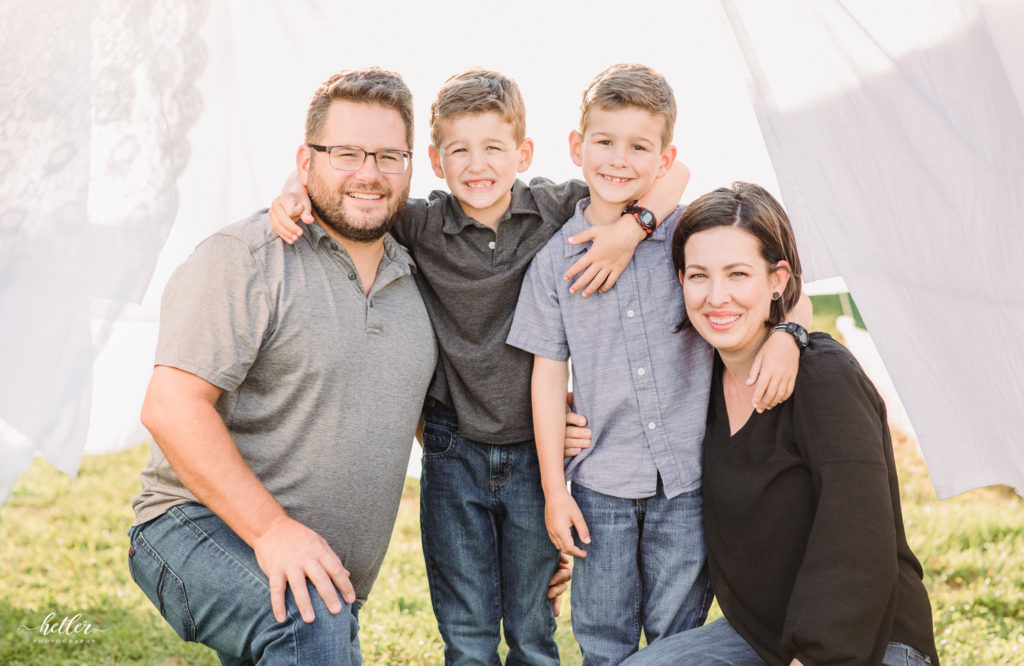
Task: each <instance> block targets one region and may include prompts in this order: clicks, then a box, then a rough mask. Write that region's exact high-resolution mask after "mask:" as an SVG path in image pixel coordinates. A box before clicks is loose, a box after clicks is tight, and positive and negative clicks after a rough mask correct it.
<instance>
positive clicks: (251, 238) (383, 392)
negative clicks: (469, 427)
mask: <svg viewBox="0 0 1024 666" xmlns="http://www.w3.org/2000/svg"><path fill="white" fill-rule="evenodd" d="M384 247H385V254H384V257H383V258H382V259H381V263H380V268H379V270H378V273H377V277H376V281H375V282H374V285H373V288H372V289H371V291H370V294H369V295H366V294H365V293H364V291H363V287H362V285H361V284H360V281H359V277H358V274H357V272H356V270H355V266H354V264H353V263H352V260H351V258H350V257H349V255H348V253H347V252H346V251H345V250H344V248H342V247H341V246H340V245H338V244H337V243H336V242H335V241H334V240H333V239H331V237H330V236H328V235H327V234H326V233H325V232H324V231H323V229H322V228H321V227H320V226H318V225H312V226H310V227H309V230H308V231H307V233H305V234H304V235H303V236H302V238H300V239H299V241H298V242H296V243H295V245H288V244H287V243H285V242H284V241H282V240H281V239H280V238H278V236H277V234H276V233H274V231H273V230H272V229H271V227H270V224H269V223H268V221H267V216H266V214H265V213H257V214H256V215H254V216H252V217H251V218H249V219H248V220H245V221H242V222H239V223H236V224H233V225H231V226H229V227H227V228H225V229H223V230H221V231H220V232H218V233H217V234H214V235H213V236H211V237H210V238H208V239H206V240H205V241H203V242H202V243H201V244H200V245H199V246H198V247H197V248H196V250H195V252H194V253H193V254H192V256H191V257H189V259H188V260H187V261H186V262H185V263H184V264H182V266H181V267H179V268H178V270H177V271H176V272H175V273H174V275H173V276H172V277H171V279H170V281H169V282H168V283H167V287H166V289H165V290H164V295H163V300H162V304H161V313H160V335H159V340H158V342H157V352H156V363H157V364H158V365H166V366H171V367H175V368H179V369H181V370H185V371H187V372H190V373H192V374H194V375H197V376H199V377H201V378H203V379H205V380H206V381H208V382H210V383H211V384H214V385H215V386H218V387H220V388H222V389H223V390H224V393H222V394H221V397H220V399H219V400H218V402H217V405H216V407H217V411H218V412H219V413H220V415H221V417H222V418H223V419H224V423H225V424H226V425H227V427H228V430H229V431H230V432H231V436H232V438H233V439H234V441H235V444H236V445H237V446H238V450H239V452H240V453H241V455H242V458H243V459H244V460H245V462H246V464H248V465H249V467H250V468H251V469H252V471H253V473H255V475H256V476H257V477H258V478H259V479H260V481H262V482H263V484H264V485H265V486H266V488H267V490H269V491H270V492H271V494H273V495H274V497H275V498H277V501H278V502H280V503H281V505H282V506H283V507H284V509H285V511H287V512H288V515H289V516H291V517H292V518H294V519H295V520H298V521H299V522H301V523H303V524H304V525H307V526H308V527H310V528H311V529H313V530H315V531H316V532H318V533H319V534H320V535H321V536H323V537H324V539H326V540H327V543H328V544H330V546H331V548H333V549H334V551H335V552H336V553H337V554H338V556H339V557H340V558H341V561H342V562H343V563H344V565H345V567H346V568H348V570H349V571H350V572H351V574H352V584H353V586H354V587H355V590H356V594H357V595H358V597H359V598H360V599H365V598H366V596H367V594H368V593H369V591H370V588H371V586H372V585H373V581H374V579H375V578H376V577H377V572H378V570H379V568H380V564H381V561H382V560H383V559H384V553H385V552H386V551H387V547H388V542H389V541H390V539H391V530H392V527H393V525H394V521H395V515H396V514H397V512H398V503H399V500H400V499H401V493H402V485H403V483H404V480H405V472H406V468H407V465H408V460H409V451H410V448H411V446H412V440H413V433H414V431H415V429H416V423H417V421H418V419H419V413H420V409H421V407H422V405H423V397H424V395H425V393H426V390H427V387H428V385H429V382H430V379H431V377H432V375H433V371H434V365H435V360H436V358H437V351H436V347H435V344H434V336H433V332H432V330H431V326H430V321H429V319H428V317H427V312H426V309H425V308H424V307H423V302H422V300H421V299H420V295H419V291H418V290H417V288H416V283H415V282H414V281H413V279H412V272H413V271H414V270H415V267H414V265H413V263H412V260H411V259H410V257H409V255H408V254H407V253H406V252H405V250H404V249H402V247H401V246H399V245H398V243H396V242H395V241H394V240H393V239H391V238H390V237H385V244H384ZM195 501H197V500H196V498H195V497H194V496H193V495H192V493H190V492H189V491H188V490H187V489H186V488H185V487H184V486H183V485H182V483H181V481H180V480H179V479H178V477H177V475H176V474H175V473H174V470H173V469H171V467H170V465H169V464H168V463H167V460H166V458H165V457H164V455H163V452H162V451H160V448H159V447H158V446H156V445H155V444H154V445H153V453H152V457H151V458H150V461H149V463H148V466H147V467H146V469H145V470H143V472H142V492H141V493H139V495H138V497H136V498H135V503H134V508H135V512H136V520H135V522H136V524H141V523H144V522H146V521H149V520H152V519H153V518H156V517H158V516H160V515H162V514H163V513H164V512H165V511H167V509H169V508H171V507H172V506H174V505H176V504H182V503H185V502H195Z"/></svg>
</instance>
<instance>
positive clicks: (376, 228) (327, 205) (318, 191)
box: [308, 179, 409, 243]
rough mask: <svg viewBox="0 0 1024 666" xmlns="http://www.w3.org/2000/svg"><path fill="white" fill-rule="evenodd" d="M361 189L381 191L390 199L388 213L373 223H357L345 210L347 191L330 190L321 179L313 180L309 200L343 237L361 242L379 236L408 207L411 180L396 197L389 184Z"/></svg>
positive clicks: (330, 225)
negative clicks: (321, 183) (393, 195)
mask: <svg viewBox="0 0 1024 666" xmlns="http://www.w3.org/2000/svg"><path fill="white" fill-rule="evenodd" d="M359 191H360V192H371V193H373V194H379V195H381V196H382V197H384V199H385V200H387V201H388V202H389V203H388V208H387V211H385V213H384V217H383V218H382V219H380V220H376V221H374V222H375V223H371V224H362V225H360V224H357V223H355V221H354V220H353V219H352V217H351V216H350V215H349V214H348V212H347V211H346V210H345V198H346V196H347V195H346V194H345V192H338V191H335V192H330V191H329V190H327V188H325V187H322V186H321V185H320V183H317V182H314V180H313V179H310V181H309V188H308V192H309V203H310V205H311V207H312V208H313V212H314V213H315V214H316V216H317V218H319V220H320V221H321V222H322V223H323V224H324V225H325V226H327V227H329V228H330V229H331V230H333V231H336V232H337V233H339V234H341V235H342V236H343V237H345V238H347V239H349V240H352V241H356V242H358V243H369V242H372V241H375V240H377V239H378V238H380V237H381V236H383V235H384V234H386V233H387V232H388V231H390V230H391V225H392V224H394V221H395V219H396V218H397V217H398V216H399V215H401V214H402V211H403V210H405V204H406V201H407V200H408V199H409V184H408V183H407V184H406V186H405V190H404V191H403V192H401V194H400V196H398V197H394V198H392V190H391V188H389V187H387V186H386V185H381V186H374V187H369V186H365V185H364V186H360V188H359Z"/></svg>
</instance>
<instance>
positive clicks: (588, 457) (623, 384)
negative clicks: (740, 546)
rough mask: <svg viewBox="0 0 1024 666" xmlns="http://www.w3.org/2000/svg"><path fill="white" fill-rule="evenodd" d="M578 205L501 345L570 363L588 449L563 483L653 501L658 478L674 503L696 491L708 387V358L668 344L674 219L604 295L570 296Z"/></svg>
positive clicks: (690, 334) (695, 345) (673, 303)
mask: <svg viewBox="0 0 1024 666" xmlns="http://www.w3.org/2000/svg"><path fill="white" fill-rule="evenodd" d="M589 202H590V201H589V199H584V200H583V201H580V203H579V204H578V205H577V207H576V214H575V215H574V216H573V217H572V219H570V220H569V221H568V222H566V224H565V226H564V227H562V230H561V231H560V232H559V233H556V234H555V235H554V236H553V237H552V238H551V240H550V241H549V242H548V243H547V245H546V246H545V247H544V248H543V249H541V251H540V252H539V253H538V254H537V256H536V257H535V258H534V260H533V263H532V264H531V265H530V269H529V270H528V271H527V273H526V277H525V279H524V281H523V288H522V291H521V292H520V295H519V304H518V305H517V307H516V314H515V319H514V320H513V322H512V329H511V331H510V332H509V336H508V344H510V345H513V346H515V347H519V348H520V349H524V350H526V351H528V352H530V353H532V354H535V355H538V356H543V357H545V358H550V359H554V360H557V361H565V360H567V359H569V358H570V357H571V359H572V362H571V367H572V382H573V399H574V405H575V411H576V412H578V413H580V414H583V415H584V416H586V417H587V419H588V421H589V423H588V426H589V427H590V429H591V430H592V431H593V439H592V445H591V446H590V448H588V449H584V450H583V452H582V453H580V454H579V455H578V456H576V457H574V458H570V459H569V460H567V461H566V468H565V474H566V479H568V480H570V481H572V482H574V483H579V484H580V485H582V486H584V487H586V488H589V489H591V490H594V491H597V492H599V493H603V494H605V495H612V496H615V497H626V498H633V499H636V498H643V497H651V496H653V495H654V494H655V493H656V491H657V481H658V475H659V474H660V475H661V479H662V483H663V485H664V489H665V494H666V496H668V497H670V498H671V497H675V496H676V495H679V494H681V493H684V492H688V491H691V490H695V489H697V488H699V487H700V483H701V446H702V441H703V439H704V425H705V422H706V421H707V409H708V395H709V393H710V387H711V365H712V353H711V347H709V346H708V344H707V343H706V342H704V340H703V339H702V338H701V337H700V336H699V335H698V334H697V333H696V332H695V331H694V330H693V329H692V328H690V329H687V330H685V331H682V332H679V333H676V332H675V327H676V325H677V324H678V323H679V320H680V319H681V318H682V315H683V311H684V308H683V290H682V287H680V285H679V280H678V279H677V278H676V272H675V268H673V266H672V243H671V239H672V233H673V232H674V231H675V227H676V223H677V222H678V221H679V216H680V215H681V214H682V208H677V209H676V210H675V212H673V213H672V215H670V216H669V217H668V219H666V220H665V221H664V222H663V223H662V224H661V225H659V226H658V228H657V229H656V230H655V231H654V233H652V234H651V235H650V237H648V238H647V239H646V240H644V241H643V242H642V243H640V245H639V246H637V249H636V253H635V254H634V255H633V260H632V261H631V262H630V264H629V265H628V266H627V267H626V270H625V271H624V272H623V273H622V275H621V276H620V277H619V279H618V281H617V282H616V283H615V286H614V287H613V288H612V289H611V290H610V291H608V292H607V293H605V294H595V295H593V296H590V297H587V298H583V297H581V296H580V295H579V294H575V295H573V294H570V293H569V286H570V284H571V282H569V281H566V280H563V279H562V275H563V274H564V273H565V271H566V270H567V269H568V268H569V266H571V265H572V264H573V263H574V262H575V261H576V260H577V259H578V258H579V255H581V254H582V253H583V252H584V251H585V250H586V249H587V248H588V247H589V244H587V245H570V244H569V242H568V239H569V237H570V236H572V235H574V234H577V233H579V232H581V231H583V230H585V229H587V228H588V226H589V223H588V222H587V221H586V219H585V218H584V217H583V211H584V210H585V209H586V206H587V204H589Z"/></svg>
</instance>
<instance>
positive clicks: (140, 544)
mask: <svg viewBox="0 0 1024 666" xmlns="http://www.w3.org/2000/svg"><path fill="white" fill-rule="evenodd" d="M128 570H129V571H130V572H131V575H132V580H134V581H135V584H136V585H138V586H139V588H141V589H142V591H143V592H144V593H145V594H146V596H147V597H149V600H150V601H151V602H152V603H153V605H154V606H156V607H157V609H158V610H159V611H160V615H161V616H162V617H163V618H164V619H165V620H167V623H168V624H169V625H171V628H172V629H174V631H175V633H177V634H178V636H180V637H181V638H182V639H183V640H186V641H195V640H196V625H195V623H194V622H193V620H192V614H191V612H190V611H189V609H188V597H187V596H186V594H185V584H184V582H182V580H181V578H179V577H178V575H177V574H176V573H174V571H173V570H172V569H171V568H170V567H169V566H168V565H167V563H166V562H164V560H163V558H161V557H160V554H159V553H157V552H156V550H154V549H153V547H152V546H150V545H149V542H148V541H146V537H145V536H144V535H142V534H137V535H136V536H135V538H134V539H133V540H132V546H131V550H129V551H128Z"/></svg>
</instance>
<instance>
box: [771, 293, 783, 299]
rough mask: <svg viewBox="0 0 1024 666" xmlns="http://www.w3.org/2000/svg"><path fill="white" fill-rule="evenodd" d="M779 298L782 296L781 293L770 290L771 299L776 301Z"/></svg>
mask: <svg viewBox="0 0 1024 666" xmlns="http://www.w3.org/2000/svg"><path fill="white" fill-rule="evenodd" d="M780 298H782V294H780V293H779V292H777V291H773V292H772V300H773V301H777V300H779V299H780Z"/></svg>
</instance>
